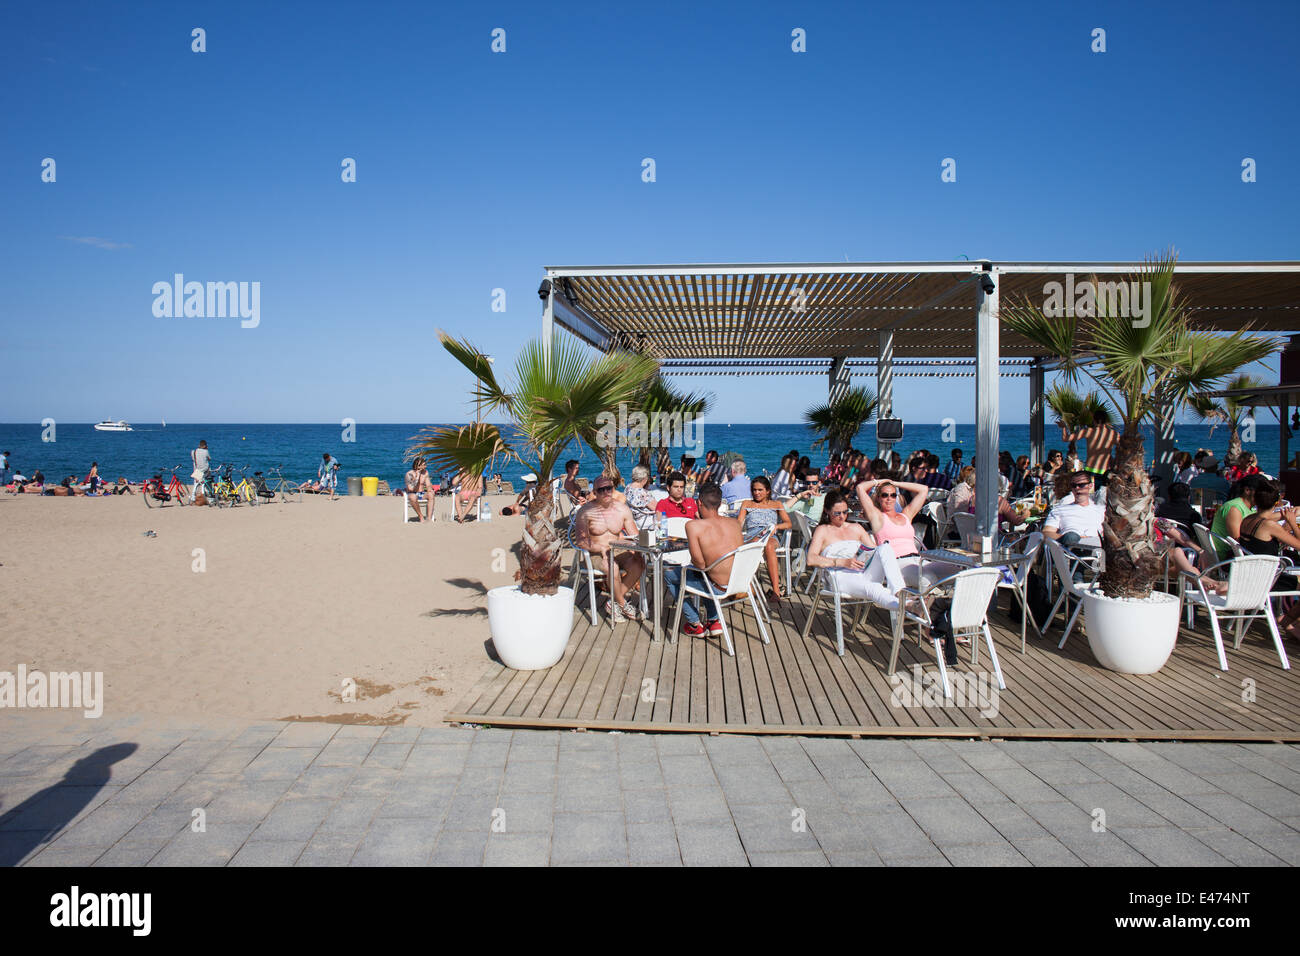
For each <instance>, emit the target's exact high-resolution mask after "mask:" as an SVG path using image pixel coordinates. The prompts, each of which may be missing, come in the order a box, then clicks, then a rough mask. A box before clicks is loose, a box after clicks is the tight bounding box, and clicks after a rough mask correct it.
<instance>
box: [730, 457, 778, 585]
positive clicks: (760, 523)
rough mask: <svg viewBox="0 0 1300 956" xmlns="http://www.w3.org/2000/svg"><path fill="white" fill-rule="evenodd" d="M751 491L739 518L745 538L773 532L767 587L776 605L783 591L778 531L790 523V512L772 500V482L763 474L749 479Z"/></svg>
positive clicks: (749, 538)
mask: <svg viewBox="0 0 1300 956" xmlns="http://www.w3.org/2000/svg"><path fill="white" fill-rule="evenodd" d="M749 493H750V494H751V495H752V496H753V497H752V498H750V499H749V500H748V501H742V502H741V503H740V511H739V512H737V514H736V520H737V521H739V522H740V533H741V534H742V535H744V537H745V540H746V541H753V540H754V539H756V538H759V537H761V536H762V535H764V534H766V533H767V532H768V531H771V532H772V534H771V536H770V537H769V538H768V539H767V547H766V548H765V549H764V554H765V555H766V556H767V577H768V580H769V581H771V583H772V586H771V587H770V588H768V589H767V601H768V603H769V604H773V605H775V604H780V603H781V598H782V597H783V595H782V594H781V573H780V567H781V566H780V563H779V562H778V561H777V560H776V532H778V531H785V530H787V529H788V528H790V527H791V523H790V516H789V515H788V514H786V513H785V508H784V507H783V506H782V505H781V502H779V501H773V500H772V483H771V482H770V481H768V480H767V479H766V478H765V477H763V476H762V475H758V476H756V477H755V478H754V480H753V481H751V482H750V484H749Z"/></svg>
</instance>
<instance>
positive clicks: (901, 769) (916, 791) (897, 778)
mask: <svg viewBox="0 0 1300 956" xmlns="http://www.w3.org/2000/svg"><path fill="white" fill-rule="evenodd" d="M874 769H875V774H876V776H877V777H878V778H879V779H880V782H881V783H883V784H884V785H885V787H886V788H887V789H888V790H889V792H890V793H892V794H893V795H894V796H895V797H898V798H899V799H900V800H902V799H904V798H907V797H919V798H924V797H945V796H948V797H951V796H956V791H954V790H953V789H952V787H950V786H948V783H947V781H945V780H944V779H943V777H941V776H939V775H938V774H937V773H935V772H934V771H933V770H931V769H930V768H929V767H927V766H926V765H925V764H923V763H921V762H920V761H916V762H915V763H910V764H907V763H882V764H880V765H879V766H878V767H875V768H874ZM1019 772H1020V773H1025V771H1023V770H1022V771H1019ZM1026 775H1027V774H1026Z"/></svg>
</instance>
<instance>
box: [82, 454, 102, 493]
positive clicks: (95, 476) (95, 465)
mask: <svg viewBox="0 0 1300 956" xmlns="http://www.w3.org/2000/svg"><path fill="white" fill-rule="evenodd" d="M103 483H104V482H103V479H101V478H100V477H99V462H97V461H92V462H91V463H90V474H88V475H86V480H85V482H84V484H86V485H88V486H89V487H88V489H87V490H88V491H89V492H90V493H91V494H92V495H97V494H99V486H100V485H102V484H103Z"/></svg>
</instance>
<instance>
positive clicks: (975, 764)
mask: <svg viewBox="0 0 1300 956" xmlns="http://www.w3.org/2000/svg"><path fill="white" fill-rule="evenodd" d="M954 753H956V754H957V756H959V757H960V758H961V759H962V760H963V761H965V762H966V763H967V764H969V765H970V767H971V769H972V770H978V771H981V772H983V771H985V770H1017V769H1022V768H1021V767H1020V764H1019V763H1018V762H1017V761H1016V759H1015V758H1014V757H1012V756H1011V755H1010V754H1008V753H1006V752H1005V751H1002V750H999V749H998V748H997V746H996V745H994V744H991V743H988V742H986V741H972V742H969V743H966V744H963V745H962V746H960V747H959V748H956V749H954Z"/></svg>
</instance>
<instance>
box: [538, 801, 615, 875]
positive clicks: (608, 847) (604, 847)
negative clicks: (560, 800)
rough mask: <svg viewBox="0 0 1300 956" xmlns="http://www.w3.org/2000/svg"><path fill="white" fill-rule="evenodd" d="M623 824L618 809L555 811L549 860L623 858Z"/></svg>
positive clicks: (582, 860) (569, 861)
mask: <svg viewBox="0 0 1300 956" xmlns="http://www.w3.org/2000/svg"><path fill="white" fill-rule="evenodd" d="M626 826H627V825H626V822H625V821H624V818H623V814H622V813H621V812H617V813H614V812H602V813H557V814H556V815H555V830H554V834H553V836H552V839H551V862H552V863H584V862H599V861H607V860H614V859H622V860H626V859H627V852H628V850H627V832H626Z"/></svg>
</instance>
